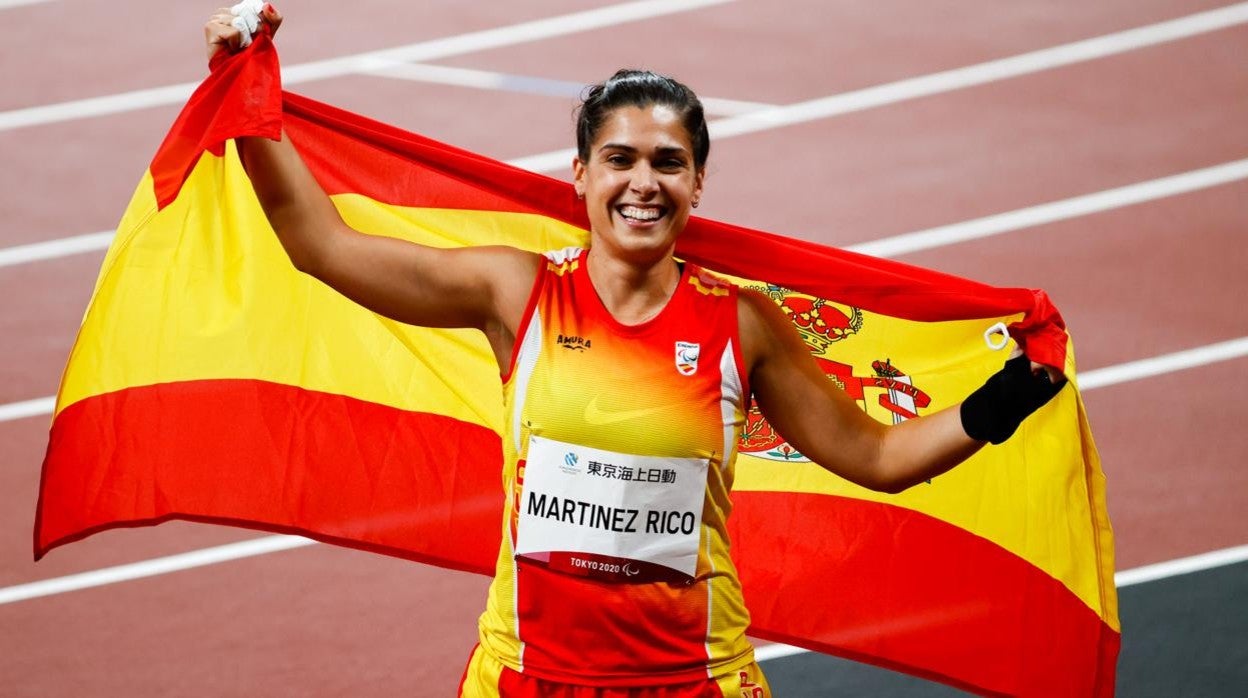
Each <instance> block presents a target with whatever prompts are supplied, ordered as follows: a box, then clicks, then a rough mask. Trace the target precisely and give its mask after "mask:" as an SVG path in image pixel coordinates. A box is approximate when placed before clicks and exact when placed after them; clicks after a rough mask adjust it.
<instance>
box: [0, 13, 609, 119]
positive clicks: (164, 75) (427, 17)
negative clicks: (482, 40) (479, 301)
mask: <svg viewBox="0 0 1248 698" xmlns="http://www.w3.org/2000/svg"><path fill="white" fill-rule="evenodd" d="M619 3H620V0H528V1H526V2H523V3H484V4H481V5H480V6H476V7H473V8H472V11H470V12H457V11H454V9H455V8H456V7H457V6H458V3H454V2H450V1H449V0H441V1H440V2H423V3H393V2H386V1H385V0H355V1H354V2H352V3H351V6H350V9H349V10H347V9H346V8H344V6H343V5H342V3H336V2H331V1H330V0H299V1H298V2H291V3H289V4H290V7H285V5H281V4H278V9H280V10H282V11H283V12H284V13H285V14H287V15H289V23H288V24H287V25H286V28H285V29H284V30H283V31H282V36H281V44H280V46H279V50H280V51H281V53H282V60H283V62H285V63H288V64H290V65H294V64H295V63H303V62H306V61H313V60H321V59H325V58H332V57H335V56H340V55H344V54H352V53H359V52H362V51H369V50H374V49H377V48H381V47H389V46H400V45H405V44H410V43H413V42H418V41H423V40H430V39H437V38H442V37H446V36H454V35H458V34H465V33H468V32H474V31H481V30H484V29H492V28H495V27H500V26H506V25H510V24H516V23H519V22H525V21H532V20H536V19H543V18H546V17H552V16H557V15H562V14H567V13H572V12H579V11H584V10H589V9H593V8H598V7H607V6H611V5H616V4H619ZM275 4H277V3H275ZM217 6H218V5H215V4H213V3H211V2H209V3H189V2H167V3H111V4H110V3H99V2H73V1H69V0H64V1H61V2H54V3H48V4H46V5H41V6H32V7H29V8H23V9H21V10H17V9H15V10H12V11H10V12H7V13H6V14H5V20H6V21H8V22H14V23H16V24H17V25H18V26H26V27H30V28H31V31H20V32H11V35H10V36H9V37H7V38H6V40H5V42H4V43H3V44H0V66H4V68H3V71H4V72H3V73H2V75H3V80H0V83H2V84H4V85H5V86H6V89H5V90H4V91H3V92H2V93H0V111H4V110H9V109H17V108H22V107H31V106H38V105H43V104H51V103H56V102H62V101H68V100H76V99H84V98H87V97H92V96H101V95H108V94H114V93H117V92H123V91H128V90H136V89H145V88H150V87H153V86H158V85H169V84H176V83H181V82H187V81H195V82H197V81H199V80H201V79H203V76H204V74H205V73H206V72H207V67H206V60H205V59H204V50H203V47H202V44H201V41H202V30H201V27H202V26H203V25H204V23H205V22H206V21H207V20H208V16H209V15H210V14H211V13H212V11H213V10H214V9H215V8H216V7H217ZM137 34H141V40H135V39H134V37H135V36H136V35H137ZM84 54H85V55H86V56H89V59H88V60H85V61H84V60H83V57H84ZM32 57H38V60H39V61H40V65H39V69H38V70H23V69H20V68H19V67H20V66H28V65H29V64H30V61H31V58H32Z"/></svg>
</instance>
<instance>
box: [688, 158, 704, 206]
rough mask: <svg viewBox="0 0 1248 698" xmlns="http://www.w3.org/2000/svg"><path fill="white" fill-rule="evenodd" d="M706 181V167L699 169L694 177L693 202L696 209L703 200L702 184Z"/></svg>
mask: <svg viewBox="0 0 1248 698" xmlns="http://www.w3.org/2000/svg"><path fill="white" fill-rule="evenodd" d="M705 180H706V167H705V166H703V167H699V168H698V171H697V172H696V173H694V175H693V196H692V197H691V201H692V202H693V205H694V206H695V207H696V206H697V205H698V202H699V201H701V200H702V183H703V182H704V181H705Z"/></svg>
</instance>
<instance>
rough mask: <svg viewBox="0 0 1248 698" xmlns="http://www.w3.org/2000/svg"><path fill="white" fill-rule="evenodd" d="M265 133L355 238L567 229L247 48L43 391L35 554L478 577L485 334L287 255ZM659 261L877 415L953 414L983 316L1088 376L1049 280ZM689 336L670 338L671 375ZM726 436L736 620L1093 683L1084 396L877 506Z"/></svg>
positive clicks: (687, 358) (705, 228)
mask: <svg viewBox="0 0 1248 698" xmlns="http://www.w3.org/2000/svg"><path fill="white" fill-rule="evenodd" d="M283 128H284V129H285V130H286V131H287V133H288V134H289V135H290V137H291V139H292V140H293V142H294V143H295V144H296V146H297V147H298V148H299V150H300V152H301V154H302V155H303V158H304V159H305V161H306V162H307V163H308V165H309V167H310V169H311V170H312V171H313V173H314V174H315V176H316V177H317V179H318V180H319V181H320V183H321V185H322V186H323V187H324V188H325V190H326V191H327V192H328V193H329V194H330V195H331V197H332V199H333V201H334V204H335V205H336V206H337V208H338V209H339V211H340V212H341V213H342V215H343V217H344V218H345V219H346V220H347V222H348V223H350V224H351V225H352V226H354V227H356V228H357V229H359V230H362V231H364V232H368V233H372V234H378V235H388V236H394V237H402V238H406V239H411V240H414V241H418V242H420V243H422V244H426V245H433V246H438V247H452V246H464V245H484V244H505V245H512V246H515V247H519V248H523V249H527V250H531V251H535V252H536V251H545V250H558V249H562V248H566V247H569V246H584V245H585V244H586V243H587V240H588V234H587V232H586V231H587V228H588V221H587V220H586V215H585V210H584V207H583V205H578V202H577V200H576V197H575V195H574V193H573V191H572V188H571V186H570V185H568V184H566V183H564V182H560V181H557V180H554V179H550V178H547V177H544V176H541V175H537V174H533V173H529V172H525V171H522V170H518V169H515V168H512V167H510V166H507V165H504V164H502V163H499V162H496V161H494V160H491V159H489V158H485V157H482V156H479V155H476V154H473V153H469V152H466V151H463V150H459V149H456V148H452V147H450V146H447V145H443V144H441V143H437V142H435V141H432V140H429V139H427V138H423V137H420V136H417V135H413V134H410V133H406V132H403V131H401V130H399V129H396V128H393V127H389V126H386V125H384V124H380V123H377V122H374V121H371V120H368V119H365V118H363V117H360V116H357V115H354V114H350V113H348V112H344V111H342V110H339V109H335V108H333V107H330V106H328V105H324V104H319V103H316V102H313V101H312V100H309V99H306V98H303V97H299V96H297V95H294V94H290V93H284V92H282V90H281V86H280V79H279V70H278V63H277V56H276V52H275V50H274V48H273V46H272V43H271V41H269V40H268V38H267V37H265V36H259V37H257V41H256V42H255V44H254V45H253V46H252V47H251V48H249V49H248V50H246V51H243V52H241V53H239V54H237V55H235V56H231V57H228V58H222V60H219V61H217V62H216V63H215V64H214V69H213V72H212V74H211V75H210V76H209V78H208V79H207V80H206V81H205V82H204V84H203V85H201V87H200V88H199V90H197V91H196V93H195V94H194V95H193V96H192V97H191V100H190V102H189V103H188V104H187V106H186V108H185V110H184V111H183V112H182V114H181V115H180V116H179V118H178V120H177V121H176V122H175V124H174V126H173V128H172V129H171V131H170V133H169V134H168V136H167V137H166V140H165V141H164V143H163V144H162V145H161V148H160V150H159V151H158V153H157V155H156V156H155V158H154V160H153V162H152V165H151V168H150V170H149V171H148V173H147V174H146V175H145V177H144V178H143V181H142V182H140V184H139V186H138V188H137V190H136V192H135V194H134V198H133V200H132V201H131V202H130V205H129V207H128V208H127V210H126V212H125V214H124V217H123V219H122V221H121V224H120V226H119V227H118V232H117V236H116V239H115V240H114V242H113V244H112V247H111V248H110V250H109V252H108V254H107V256H106V258H105V260H104V264H103V268H102V269H101V272H100V276H99V279H98V281H97V283H96V287H95V292H94V295H93V297H92V300H91V304H90V307H89V308H88V310H87V313H86V316H85V318H84V320H83V324H82V328H81V330H80V333H79V336H78V339H77V341H76V343H75V346H74V348H73V351H72V353H71V356H70V359H69V363H68V366H67V367H66V370H65V374H64V378H63V381H62V385H61V388H60V392H59V395H58V399H57V406H56V411H55V416H54V420H53V424H52V429H51V435H50V440H49V445H48V450H47V455H46V458H45V460H44V464H43V475H42V482H41V487H40V496H39V503H38V510H37V515H36V523H35V541H34V543H35V555H36V557H41V556H43V555H44V554H46V553H47V552H48V551H49V550H50V549H52V548H54V547H56V546H59V545H63V544H65V543H68V542H72V541H75V540H79V539H81V538H84V537H86V536H88V535H91V534H92V533H95V532H97V531H101V530H105V529H108V528H115V527H121V526H139V525H151V524H156V523H160V522H162V521H166V520H170V519H184V520H194V521H207V522H215V523H224V524H230V525H238V526H246V527H251V528H256V529H261V530H268V531H277V532H288V533H299V534H302V535H307V536H310V537H312V538H315V539H317V540H321V541H325V542H330V543H336V544H341V545H348V546H352V547H356V548H362V549H366V550H372V551H376V552H379V553H384V554H389V555H395V556H399V557H403V558H407V559H411V560H417V561H422V562H428V563H432V564H437V565H442V566H445V567H450V568H454V569H459V570H468V571H472V572H477V573H482V574H490V573H491V572H492V570H493V563H494V561H495V558H496V554H497V549H498V544H499V537H500V516H501V512H502V501H503V497H504V492H503V489H502V483H501V480H500V476H499V472H500V471H499V468H500V463H501V457H502V456H501V448H500V444H499V436H498V434H499V431H500V420H501V413H502V399H501V389H500V383H499V377H498V373H497V367H496V366H495V365H494V360H493V357H492V354H491V353H490V351H489V349H488V346H487V345H486V342H485V340H484V338H483V337H481V336H479V335H478V334H477V333H475V332H472V331H468V330H434V329H427V328H417V327H411V326H407V325H404V324H402V323H399V322H395V321H393V320H389V319H387V318H384V317H381V316H378V315H375V314H373V313H371V312H369V311H367V310H364V309H362V308H360V307H359V306H356V305H354V304H352V303H351V302H350V301H348V300H346V299H345V298H343V297H342V296H340V295H338V294H337V293H336V292H334V291H333V290H331V289H329V288H328V287H326V286H324V285H323V284H321V283H320V282H318V281H316V280H314V279H312V278H310V277H307V276H305V275H302V274H300V273H299V272H297V271H296V270H295V269H294V268H293V267H292V266H291V264H290V263H289V261H288V260H287V259H286V257H285V254H284V252H283V251H282V250H281V247H280V245H279V244H278V242H277V240H276V237H275V236H274V235H273V233H272V230H271V229H270V228H269V225H268V223H267V221H266V220H265V217H264V214H263V212H262V211H261V209H260V207H259V204H258V203H257V201H256V199H255V196H254V194H253V192H252V190H251V186H250V182H249V181H248V179H247V176H246V174H245V173H244V172H243V169H242V167H241V164H240V163H239V160H238V157H237V152H236V150H235V147H234V144H233V142H232V140H231V139H233V138H236V137H240V136H265V137H270V138H274V137H277V136H278V135H279V133H280V131H281V129H283ZM677 255H678V256H679V257H681V258H683V259H686V260H689V261H691V262H694V263H696V264H698V265H700V266H702V267H705V268H706V269H709V270H711V271H713V272H715V273H717V274H719V275H721V276H723V277H725V278H728V279H730V280H732V281H733V282H735V283H737V284H739V285H741V286H744V287H752V288H756V289H758V290H759V291H761V292H762V293H765V294H767V295H768V296H770V297H771V298H772V299H773V300H774V301H775V302H776V303H777V304H778V305H779V306H780V307H781V309H782V310H783V311H784V313H785V314H786V315H787V316H788V317H789V318H790V319H791V320H792V321H793V324H794V326H795V327H796V328H797V330H798V332H799V334H800V335H801V337H802V339H803V340H804V341H805V343H806V344H807V346H808V347H809V348H810V350H811V353H812V355H813V356H814V357H815V360H816V361H817V362H818V363H819V365H820V366H821V367H822V368H823V369H824V371H825V373H827V375H828V378H829V380H832V381H834V382H836V383H837V384H838V385H839V386H840V387H841V388H843V389H844V390H845V391H846V392H847V393H848V394H849V395H850V396H851V397H852V398H853V399H854V400H856V401H857V402H858V404H859V405H860V406H861V407H862V409H864V410H865V411H866V412H867V413H868V414H870V415H872V416H873V417H875V418H877V419H879V420H881V421H884V422H887V423H893V422H899V421H902V420H905V419H912V418H914V417H916V416H921V415H923V414H928V413H930V412H934V411H936V410H939V409H941V408H944V407H947V406H950V405H953V404H956V403H957V402H959V401H960V400H961V399H962V398H964V397H965V396H966V395H967V394H969V393H970V392H971V391H972V390H973V389H975V388H976V387H978V386H979V385H981V384H982V383H983V381H984V380H985V379H986V378H987V377H988V376H989V375H991V374H992V373H993V372H995V371H996V370H997V369H999V368H1000V366H1001V365H1002V363H1003V361H1004V358H1005V353H1004V352H1001V351H991V350H989V349H988V348H987V347H986V346H985V336H986V332H988V331H989V330H990V328H994V327H998V328H1000V327H1006V328H1008V332H1009V334H1010V336H1012V337H1013V338H1014V339H1015V340H1016V341H1017V342H1018V343H1019V344H1020V345H1021V346H1023V348H1024V349H1025V351H1026V353H1027V354H1028V355H1029V356H1030V357H1031V358H1032V359H1033V360H1036V361H1039V362H1042V363H1045V364H1049V365H1054V366H1059V367H1064V370H1065V372H1066V375H1067V376H1068V377H1070V378H1071V383H1072V384H1073V385H1075V386H1077V383H1078V378H1077V375H1076V373H1075V364H1074V355H1073V350H1072V348H1071V343H1070V341H1069V337H1068V335H1067V333H1066V331H1065V328H1064V325H1063V323H1062V321H1061V317H1060V315H1059V314H1058V312H1057V310H1056V309H1055V308H1054V307H1053V306H1052V304H1051V303H1049V301H1048V299H1047V297H1046V296H1045V295H1044V293H1043V292H1039V291H1031V290H1027V289H1002V288H994V287H990V286H986V285H983V284H979V283H976V282H973V281H969V280H966V279H960V278H956V277H952V276H948V275H944V274H940V273H936V272H932V271H929V270H924V269H920V268H916V267H912V266H907V265H904V264H900V263H897V262H892V261H887V260H880V259H875V258H870V257H866V256H862V255H857V254H853V253H848V252H845V251H841V250H835V249H831V248H827V247H822V246H819V245H814V244H811V243H806V242H801V241H796V240H791V239H786V238H783V237H780V236H776V235H772V234H768V233H764V232H759V231H754V230H747V229H744V228H740V227H736V226H732V225H728V224H724V223H720V222H715V221H710V220H706V219H698V218H694V219H691V220H690V223H689V225H688V228H687V229H686V230H685V231H684V233H683V234H682V238H681V240H680V241H679V243H678V245H677ZM697 355H698V349H697V347H696V346H688V347H681V346H679V345H678V346H677V347H676V348H675V361H676V367H677V369H678V370H680V371H682V372H683V371H689V372H693V371H696V370H697V360H698V356H697ZM738 451H739V456H738V459H737V476H736V484H735V487H734V491H733V495H732V501H733V508H734V511H733V514H732V517H731V519H730V532H731V535H732V552H733V557H734V559H735V560H736V562H737V567H738V569H739V571H740V575H741V581H742V584H743V586H744V593H745V597H746V602H747V604H748V606H749V608H750V611H751V617H752V626H751V634H753V635H755V636H757V637H761V638H766V639H772V640H777V641H782V642H788V643H792V644H796V645H800V646H803V647H807V648H811V649H814V650H818V651H823V652H828V653H832V654H837V655H840V656H844V657H848V658H851V659H855V660H860V661H864V662H869V663H872V664H876V665H880V666H884V667H889V668H892V669H897V670H900V671H905V672H908V673H911V674H915V675H918V676H923V677H927V678H930V679H933V680H936V681H941V682H944V683H947V684H950V685H954V686H958V687H961V688H964V689H967V690H971V691H974V692H977V693H981V694H987V695H1010V696H1059V695H1060V696H1108V695H1112V693H1113V690H1114V669H1115V664H1116V658H1117V652H1118V647H1119V633H1120V630H1119V625H1118V618H1117V601H1116V594H1115V588H1114V583H1113V542H1112V534H1111V531H1110V526H1109V521H1108V518H1107V515H1106V510H1105V497H1104V476H1103V474H1102V472H1101V469H1100V463H1099V460H1098V456H1097V453H1096V448H1095V445H1094V444H1093V441H1092V437H1091V433H1090V431H1089V429H1088V424H1087V419H1086V416H1085V413H1084V408H1083V403H1082V401H1081V399H1080V396H1079V393H1078V391H1077V389H1066V390H1063V391H1062V392H1061V393H1060V394H1059V395H1058V396H1057V398H1056V399H1054V400H1053V402H1051V403H1050V404H1049V405H1047V406H1046V407H1044V408H1043V409H1041V410H1040V411H1039V412H1038V413H1036V414H1035V415H1033V416H1032V417H1031V418H1029V419H1028V420H1027V421H1026V422H1025V423H1024V424H1023V426H1022V427H1021V428H1020V429H1019V431H1018V433H1017V434H1015V436H1014V437H1013V438H1011V439H1010V440H1009V441H1008V442H1006V443H1005V444H1003V445H1001V446H990V447H987V448H985V449H983V450H982V451H980V452H979V453H978V454H977V455H975V456H974V457H972V458H971V459H970V460H968V461H967V462H966V463H964V464H963V465H961V466H959V467H958V468H955V469H954V470H953V471H951V472H949V473H947V474H945V475H942V476H940V477H938V478H936V479H934V480H933V481H931V482H930V483H924V484H920V485H918V486H916V487H913V488H911V489H909V490H907V491H906V492H903V493H901V494H897V495H887V494H881V493H876V492H871V491H868V490H864V489H862V488H860V487H858V486H855V485H852V484H850V483H848V482H846V481H844V480H841V479H839V478H837V477H835V476H833V475H831V474H830V473H828V472H826V471H824V470H823V469H821V468H819V467H818V466H816V465H814V464H812V463H810V462H809V461H808V460H807V459H806V458H805V457H804V456H803V455H802V454H801V453H799V452H797V451H796V450H794V449H793V448H792V447H791V446H790V445H789V444H787V443H786V442H785V441H784V439H783V437H782V436H781V435H780V434H778V433H776V432H775V431H774V430H773V429H772V428H771V427H770V425H769V424H768V423H767V421H766V420H765V418H764V417H763V415H761V414H758V413H757V412H755V413H753V414H751V415H750V417H749V420H748V423H747V425H746V428H745V431H744V433H743V435H742V438H741V441H740V443H739V444H738Z"/></svg>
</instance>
